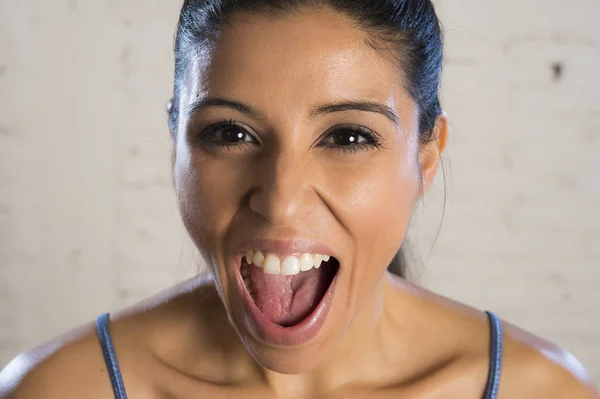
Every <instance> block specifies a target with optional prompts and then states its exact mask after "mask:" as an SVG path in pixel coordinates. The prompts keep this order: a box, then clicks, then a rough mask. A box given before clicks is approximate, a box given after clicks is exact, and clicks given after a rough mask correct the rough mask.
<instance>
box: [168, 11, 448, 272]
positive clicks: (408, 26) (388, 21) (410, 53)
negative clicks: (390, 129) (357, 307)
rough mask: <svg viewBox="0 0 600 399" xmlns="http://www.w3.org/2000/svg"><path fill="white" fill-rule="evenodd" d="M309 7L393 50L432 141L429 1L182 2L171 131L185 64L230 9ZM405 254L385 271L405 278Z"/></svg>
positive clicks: (435, 58) (434, 62)
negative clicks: (336, 16)
mask: <svg viewBox="0 0 600 399" xmlns="http://www.w3.org/2000/svg"><path fill="white" fill-rule="evenodd" d="M310 7H329V8H330V9H332V10H333V11H336V12H339V13H342V14H344V15H346V16H348V17H349V18H350V20H351V21H353V22H354V23H355V24H356V25H357V26H358V27H359V28H360V29H362V30H363V31H364V33H366V36H367V37H368V43H369V45H371V46H373V47H374V48H376V49H392V50H395V52H393V54H395V55H396V59H397V60H398V63H399V66H400V71H401V74H402V77H403V80H404V83H405V85H406V89H407V90H408V91H409V93H410V94H411V96H412V97H413V99H414V101H415V103H416V105H417V107H418V111H419V137H420V140H421V142H423V143H425V142H429V141H430V140H432V139H434V138H433V137H432V136H433V131H434V126H435V122H436V119H437V117H438V116H439V115H440V114H441V112H442V111H441V106H440V101H439V93H438V92H439V83H440V76H441V69H442V54H443V44H442V31H441V27H440V24H439V20H438V18H437V15H436V13H435V10H434V7H433V4H432V3H431V0H185V2H184V3H183V7H182V9H181V15H180V18H179V25H178V29H177V36H176V39H175V87H174V93H173V100H172V102H171V106H170V107H169V127H170V129H171V132H173V133H174V132H175V131H176V130H177V122H178V118H179V111H180V100H181V98H180V97H181V96H180V93H181V91H182V89H183V86H184V84H185V81H186V73H187V70H188V66H189V65H190V62H191V61H193V60H194V58H193V57H194V56H201V53H204V52H205V51H203V50H207V49H208V48H210V46H211V44H212V43H213V41H214V40H215V39H216V38H217V37H218V34H219V31H220V28H221V27H222V26H223V25H224V24H227V23H228V22H229V21H230V18H231V16H232V15H233V14H234V13H238V12H252V13H270V14H276V13H291V12H293V11H296V10H299V9H301V8H310ZM390 46H391V47H390ZM403 247H404V244H403ZM405 258H406V252H405V251H404V250H403V248H401V250H400V251H399V252H398V254H397V256H395V258H394V260H393V261H392V263H391V264H390V265H389V267H388V270H389V271H390V272H392V273H395V274H397V275H399V276H402V277H405V276H406V263H407V262H406V259H405Z"/></svg>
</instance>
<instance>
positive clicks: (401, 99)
mask: <svg viewBox="0 0 600 399" xmlns="http://www.w3.org/2000/svg"><path fill="white" fill-rule="evenodd" d="M207 67H208V69H207V70H206V71H205V74H203V76H204V79H203V81H202V82H198V83H199V84H198V85H197V87H202V88H203V89H202V92H201V93H196V95H197V96H198V95H200V96H202V95H207V96H213V95H214V96H225V97H231V98H234V99H237V100H242V101H246V102H249V103H251V104H255V105H256V106H258V107H261V108H263V109H268V110H271V111H272V112H273V113H275V112H277V111H278V110H282V111H285V112H287V113H288V115H289V114H290V113H291V112H298V113H299V114H300V113H304V112H305V111H307V110H309V109H312V107H314V106H315V105H318V104H323V103H329V102H332V101H337V100H340V99H363V100H374V101H379V102H383V103H387V104H395V105H396V107H398V106H400V107H402V106H404V108H407V109H411V108H413V104H412V99H411V98H410V96H409V95H408V92H407V91H406V90H405V88H404V85H403V82H402V78H401V73H400V70H399V67H398V65H397V62H396V58H395V57H394V55H393V54H392V53H384V52H383V51H379V50H375V49H374V48H372V47H371V46H369V45H368V44H367V42H366V40H365V34H364V33H363V32H362V31H361V30H359V29H358V28H356V27H355V26H354V25H353V24H352V23H351V22H350V21H349V20H348V19H347V18H346V17H344V16H343V15H340V14H338V13H335V12H333V11H329V10H314V11H304V12H298V13H294V14H290V15H279V16H265V15H255V14H238V15H234V17H233V18H232V19H231V20H230V22H229V23H228V24H227V25H226V26H225V27H223V30H222V33H221V35H220V37H219V39H218V41H217V43H216V45H215V47H214V49H213V51H212V54H211V57H210V60H209V62H208V64H207ZM192 73H198V79H199V76H200V72H194V71H192ZM196 81H197V80H196ZM400 113H401V112H400Z"/></svg>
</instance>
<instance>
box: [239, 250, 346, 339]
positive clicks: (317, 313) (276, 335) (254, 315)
mask: <svg viewBox="0 0 600 399" xmlns="http://www.w3.org/2000/svg"><path fill="white" fill-rule="evenodd" d="M252 248H255V249H257V248H262V249H263V250H265V251H269V252H279V253H297V252H314V253H323V254H328V255H329V254H331V252H330V250H329V248H328V247H327V246H325V245H324V244H321V243H319V242H317V241H313V240H295V241H287V242H284V241H273V240H252V241H248V242H246V243H244V245H243V246H241V247H240V249H239V251H240V252H243V251H247V250H250V249H252ZM331 256H334V257H335V255H333V254H332V255H331ZM336 259H338V260H339V258H337V257H336ZM235 262H236V265H237V268H236V273H235V274H236V277H235V278H236V281H237V287H238V290H239V292H240V293H241V297H242V299H243V301H242V302H243V304H244V307H245V318H244V322H245V323H246V326H247V327H248V329H249V332H250V334H252V335H253V336H254V337H255V339H257V341H259V342H261V343H264V344H267V345H269V346H275V347H277V346H279V347H287V348H289V347H290V346H293V347H298V346H301V345H303V344H306V343H308V342H309V341H310V340H312V339H313V338H314V337H315V336H316V335H317V334H318V333H319V331H321V328H322V327H323V325H324V324H325V321H326V320H327V315H328V314H329V310H330V308H331V304H332V301H333V294H334V289H335V287H336V283H337V280H338V275H339V271H340V268H339V269H338V273H336V275H335V277H334V278H333V280H332V281H331V284H329V287H328V288H327V291H326V292H325V295H323V298H321V301H320V302H319V304H318V305H317V307H316V308H315V309H314V310H313V311H312V313H311V314H310V315H309V316H308V317H306V318H305V319H304V320H302V321H301V322H300V323H298V324H296V325H294V326H291V327H283V326H280V325H278V324H275V323H273V322H272V321H270V320H269V319H267V318H266V317H265V316H264V315H263V314H262V312H261V311H260V310H259V309H258V307H257V306H256V304H255V303H254V301H253V300H252V298H251V297H250V294H249V293H248V290H246V285H245V284H244V281H243V279H242V275H241V273H240V272H239V270H240V268H241V265H242V256H241V254H240V253H238V254H237V255H236V256H235Z"/></svg>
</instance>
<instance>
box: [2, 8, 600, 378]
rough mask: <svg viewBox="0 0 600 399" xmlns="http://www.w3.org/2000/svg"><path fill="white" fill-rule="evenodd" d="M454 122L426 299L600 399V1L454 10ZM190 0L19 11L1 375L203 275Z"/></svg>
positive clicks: (5, 62) (6, 164)
mask: <svg viewBox="0 0 600 399" xmlns="http://www.w3.org/2000/svg"><path fill="white" fill-rule="evenodd" d="M437 4H438V7H439V8H438V9H439V12H440V15H441V17H442V19H443V21H444V25H445V30H446V32H447V33H446V37H447V62H446V68H445V76H444V85H443V101H444V104H445V108H446V110H447V112H448V114H449V116H450V118H451V121H452V130H451V132H452V138H451V140H450V147H449V151H448V154H447V159H446V165H445V166H446V168H445V169H446V174H447V182H446V183H447V195H448V199H447V207H446V215H445V219H444V223H443V228H442V230H441V233H440V235H439V238H438V240H437V242H436V243H435V246H434V249H433V251H432V252H430V251H429V248H430V247H431V245H432V244H433V238H434V236H435V234H436V231H437V226H438V224H439V220H440V216H441V209H442V199H443V193H444V189H443V187H444V184H443V181H442V179H439V180H438V182H437V185H436V186H435V187H434V188H433V189H432V191H431V193H430V194H429V195H428V196H427V198H426V199H425V201H424V203H423V205H422V206H421V207H420V210H419V212H418V213H417V215H416V218H415V225H414V229H413V236H414V238H415V240H416V244H417V245H416V247H417V248H420V250H421V252H422V257H423V258H424V260H427V265H426V266H425V267H422V268H420V269H418V270H416V271H415V273H416V274H417V275H418V276H420V279H421V281H422V282H423V283H425V284H427V285H428V286H430V287H432V288H434V289H436V290H437V291H439V292H442V293H445V294H448V295H450V296H451V297H453V298H457V299H460V300H463V301H465V302H467V303H469V304H472V305H475V306H477V307H480V308H486V309H491V310H494V311H497V312H498V313H499V314H500V315H501V316H502V317H503V318H505V319H507V320H510V321H513V322H515V323H517V324H520V325H522V326H524V327H526V328H527V329H529V330H531V331H533V332H536V333H538V334H540V335H542V336H545V337H548V338H550V339H552V340H554V341H556V342H558V343H560V344H561V345H563V346H565V347H567V348H568V349H570V350H571V351H572V352H574V353H575V354H576V355H577V356H578V357H579V358H580V359H581V360H582V361H583V362H584V364H585V365H586V366H587V367H588V368H589V370H590V371H591V372H592V374H593V375H594V377H595V378H596V380H597V381H599V382H600V317H599V316H600V305H598V304H599V303H600V269H599V267H600V246H599V245H596V243H597V242H598V241H600V210H599V209H598V206H599V204H600V188H599V185H598V183H600V172H599V171H600V161H599V160H598V159H599V157H598V155H597V154H599V153H600V78H599V77H598V71H600V25H598V23H597V21H596V19H597V15H599V13H600V3H599V2H598V1H597V0H572V1H570V2H564V1H559V0H504V1H500V0H494V1H492V0H452V1H446V0H439V1H437ZM179 5H180V1H169V2H167V1H164V0H144V1H141V0H128V1H123V0H103V1H99V0H87V1H83V0H79V1H77V0H64V1H53V2H50V1H47V0H0V366H1V365H2V364H4V363H5V362H6V361H8V360H9V358H10V357H12V356H13V355H15V354H16V353H17V352H19V351H20V350H23V349H25V348H27V347H30V346H32V345H34V344H36V343H38V342H40V341H42V340H45V339H48V338H50V337H52V336H54V335H56V334H58V333H60V332H62V331H64V330H65V329H67V328H69V327H72V326H74V325H77V324H79V323H81V322H84V321H87V320H90V319H92V318H93V317H94V316H95V315H96V314H98V313H100V312H102V311H105V310H112V309H116V308H119V307H122V306H124V305H127V304H130V303H132V302H135V301H137V300H139V299H141V298H144V297H146V296H149V295H151V294H152V293H155V292H157V291H159V290H161V289H163V288H166V287H168V286H170V285H172V284H174V283H176V282H178V281H181V280H183V279H185V278H187V277H188V276H191V275H192V274H193V273H194V271H195V270H196V268H197V266H198V265H197V257H196V254H195V250H194V248H193V246H192V244H190V242H189V240H188V239H187V237H186V236H185V234H184V232H183V228H182V226H181V223H180V221H179V219H178V213H177V209H176V206H175V202H174V197H173V193H172V187H171V172H170V149H171V148H170V140H169V135H168V131H167V128H166V118H165V114H164V104H165V101H166V99H167V98H168V97H169V95H170V89H171V80H172V76H171V75H172V65H171V64H172V61H173V57H172V54H171V45H172V39H173V32H174V27H175V22H176V17H177V12H178V7H179Z"/></svg>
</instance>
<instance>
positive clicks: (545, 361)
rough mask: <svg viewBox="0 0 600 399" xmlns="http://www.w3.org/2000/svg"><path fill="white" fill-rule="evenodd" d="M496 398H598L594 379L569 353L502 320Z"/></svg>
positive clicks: (599, 397)
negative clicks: (500, 364) (500, 365)
mask: <svg viewBox="0 0 600 399" xmlns="http://www.w3.org/2000/svg"><path fill="white" fill-rule="evenodd" d="M503 324H504V327H505V328H504V331H505V334H504V337H505V345H504V358H503V363H502V376H501V380H500V381H501V382H500V390H499V395H498V397H499V399H503V398H547V399H600V396H599V395H598V391H597V390H596V389H595V387H594V382H593V381H592V379H591V377H590V376H589V374H588V373H587V371H586V370H585V368H584V367H583V365H582V364H581V363H580V362H579V361H578V360H577V359H576V358H575V356H573V355H572V354H571V353H569V352H568V351H566V350H565V349H562V348H560V347H558V346H556V345H554V344H552V343H550V342H548V341H546V340H544V339H541V338H539V337H536V336H535V335H533V334H530V333H528V332H526V331H524V330H522V329H520V328H518V327H516V326H514V325H512V324H510V323H507V322H504V323H503Z"/></svg>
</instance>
